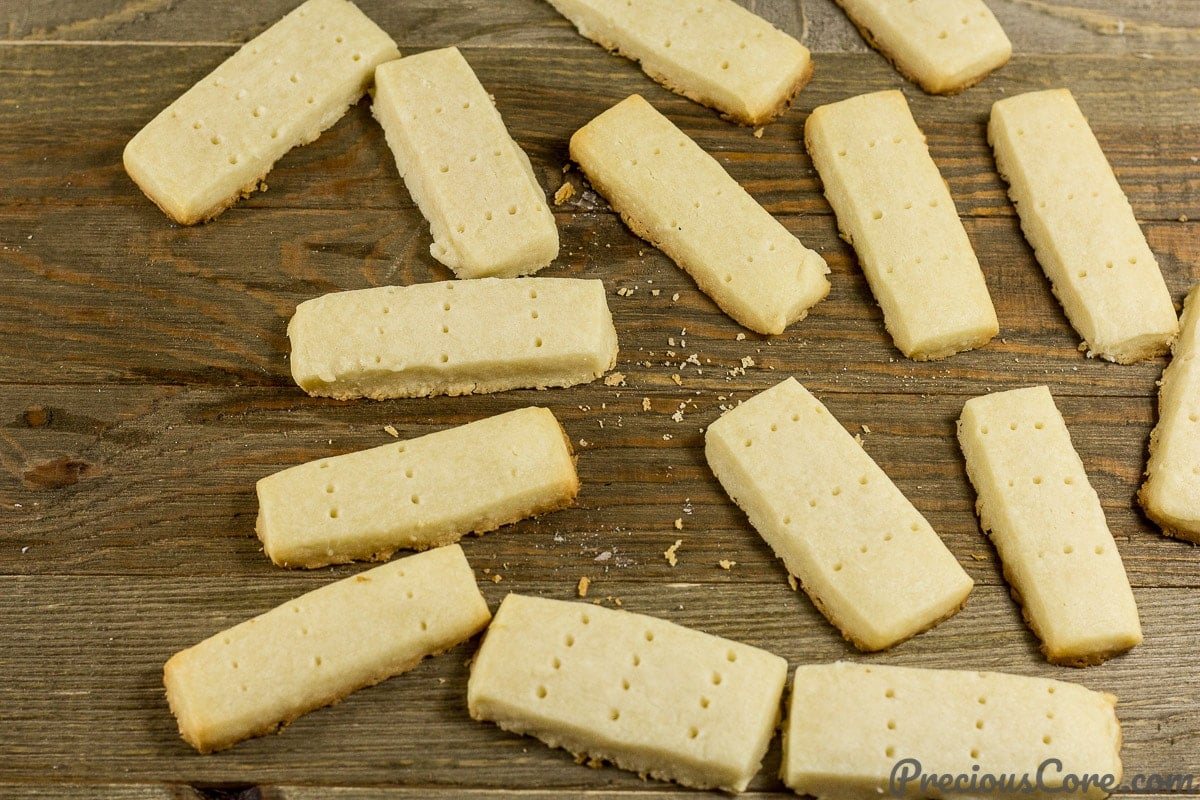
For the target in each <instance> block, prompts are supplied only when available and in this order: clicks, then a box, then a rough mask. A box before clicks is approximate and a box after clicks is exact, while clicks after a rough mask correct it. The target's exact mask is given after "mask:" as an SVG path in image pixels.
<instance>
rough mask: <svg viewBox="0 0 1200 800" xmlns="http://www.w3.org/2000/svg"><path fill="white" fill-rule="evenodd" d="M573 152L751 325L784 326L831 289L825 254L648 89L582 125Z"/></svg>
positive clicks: (627, 214)
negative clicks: (661, 107) (661, 109)
mask: <svg viewBox="0 0 1200 800" xmlns="http://www.w3.org/2000/svg"><path fill="white" fill-rule="evenodd" d="M571 158H573V159H574V160H575V161H577V162H578V163H579V166H580V167H582V168H583V171H584V172H585V173H586V174H587V177H588V179H589V180H590V181H591V182H592V186H594V187H595V188H596V190H597V191H599V192H600V193H601V194H603V195H604V196H605V197H606V198H607V199H608V202H609V203H611V204H612V206H613V208H614V209H616V211H617V212H618V213H620V215H621V218H622V219H623V220H625V223H626V224H627V225H629V227H630V228H631V229H632V230H633V232H634V233H636V234H637V235H638V236H641V237H642V238H643V239H646V240H647V241H649V242H650V243H651V244H653V245H654V246H655V247H658V248H660V249H661V250H662V251H663V252H664V253H666V254H667V255H668V256H670V257H671V259H672V260H674V261H675V263H676V264H678V265H679V266H680V267H682V268H683V269H684V270H685V271H686V272H687V273H688V274H689V275H691V276H692V278H693V279H695V281H696V283H697V285H699V287H700V289H701V291H703V292H704V293H705V294H707V295H708V296H709V297H711V298H712V299H713V300H715V301H716V303H717V305H718V306H720V307H721V309H722V310H723V311H724V312H725V313H726V314H728V315H729V316H731V317H733V318H734V319H735V320H737V321H738V322H739V323H741V324H742V325H745V326H746V327H747V328H750V329H751V330H754V331H758V332H759V333H782V332H783V330H784V328H786V327H787V326H788V325H790V324H792V323H793V322H796V321H797V320H799V319H803V318H804V316H805V315H806V314H807V313H808V310H809V309H810V308H811V307H812V306H814V305H815V304H816V303H818V302H819V301H820V300H822V299H823V298H824V297H825V295H827V294H828V293H829V281H828V280H827V279H826V277H825V275H826V273H828V272H829V268H828V267H827V266H826V265H825V259H823V258H821V256H819V255H817V254H816V253H814V252H813V251H812V250H809V249H808V248H806V247H805V246H804V245H802V244H801V243H800V240H798V239H797V238H796V237H795V236H793V235H792V234H791V233H790V232H789V231H788V230H787V228H785V227H783V225H781V224H780V223H779V221H778V220H776V219H775V218H774V217H772V216H771V215H770V214H768V213H767V211H766V210H765V209H764V208H763V207H762V206H760V205H759V204H758V203H757V202H755V200H754V198H753V197H751V196H750V195H749V194H748V193H747V192H746V190H745V189H743V188H742V187H741V186H739V185H738V183H737V181H735V180H734V179H733V178H731V177H730V176H729V173H727V172H726V171H725V170H724V169H723V168H722V167H721V165H720V164H718V163H717V161H716V159H714V158H713V157H712V156H710V155H708V153H705V152H704V151H703V150H702V149H700V146H699V145H697V144H696V143H695V142H693V141H692V140H691V139H689V138H688V137H687V135H686V134H684V133H683V131H681V130H679V128H677V127H675V125H674V124H673V123H672V122H671V121H670V120H669V119H667V118H666V117H664V116H663V115H662V114H660V113H658V111H656V110H655V109H654V107H653V106H651V105H650V104H649V103H647V102H646V101H645V100H643V99H642V97H641V96H640V95H636V94H635V95H631V96H629V97H628V98H626V99H625V100H623V101H621V102H620V103H618V104H617V105H615V106H613V107H612V108H610V109H609V110H607V111H605V112H604V113H603V114H601V115H599V116H598V117H596V118H595V119H593V120H592V121H591V122H589V123H588V124H587V125H585V126H584V127H582V128H580V129H579V130H578V131H576V132H575V135H574V136H572V137H571Z"/></svg>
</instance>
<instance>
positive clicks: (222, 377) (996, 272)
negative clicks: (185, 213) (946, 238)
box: [0, 207, 1200, 397]
mask: <svg viewBox="0 0 1200 800" xmlns="http://www.w3.org/2000/svg"><path fill="white" fill-rule="evenodd" d="M143 212H144V213H145V214H146V215H151V216H150V219H149V220H147V221H146V223H147V224H145V225H144V226H141V225H137V226H134V225H129V224H123V223H124V222H125V220H127V219H128V216H126V215H124V214H122V215H120V217H119V219H120V220H121V221H122V222H121V223H118V221H117V220H118V217H117V216H116V215H115V213H114V212H113V211H112V210H102V209H96V208H90V207H89V208H85V209H79V208H63V207H55V208H42V209H27V208H16V209H11V210H10V211H9V212H8V213H6V214H4V215H3V216H2V217H0V242H4V243H6V244H5V245H4V246H7V248H8V249H7V250H0V262H2V263H4V264H5V270H4V271H3V272H2V273H0V289H2V291H0V309H3V312H4V316H3V317H2V318H0V333H4V334H5V335H7V336H11V337H16V338H14V339H13V341H14V342H19V345H20V346H19V347H16V346H14V347H10V348H5V349H3V350H0V380H3V381H8V382H18V383H24V382H31V383H49V382H67V383H76V382H92V381H98V380H103V381H122V382H129V383H139V382H145V381H151V382H164V383H181V384H221V385H231V384H254V385H272V386H278V387H281V388H282V387H292V386H293V383H292V381H291V378H290V373H289V371H288V363H287V352H288V344H287V339H286V328H287V320H288V319H289V318H290V316H291V314H292V311H293V310H294V308H295V306H296V304H297V303H299V302H302V301H303V300H305V299H307V298H310V297H314V296H316V295H320V294H324V293H326V292H331V291H339V290H344V289H358V288H364V287H368V286H378V285H387V284H408V283H412V282H415V281H427V280H444V279H447V278H449V277H451V274H450V272H449V271H448V270H447V269H446V268H445V267H443V266H441V265H440V264H438V263H437V262H435V261H434V260H433V259H432V257H431V256H430V255H429V253H428V247H429V241H430V238H429V233H428V229H427V227H426V225H425V223H424V221H423V220H421V218H420V215H419V213H418V212H417V211H416V210H415V209H407V210H403V211H397V212H383V211H358V212H354V213H353V214H352V215H350V214H347V213H345V212H337V211H333V210H328V209H323V210H319V211H310V210H267V209H254V210H251V209H234V210H232V211H230V212H227V213H226V214H225V215H224V216H223V217H222V218H221V220H220V224H211V225H208V226H205V227H202V228H186V229H180V228H177V227H174V226H169V225H165V224H164V223H163V221H162V220H160V219H158V217H159V216H160V215H159V212H158V211H157V209H154V208H150V209H143ZM558 218H559V223H560V233H561V236H562V240H563V247H562V251H561V253H560V255H559V259H558V261H557V262H556V265H555V266H553V267H551V268H550V269H548V270H546V271H545V273H544V274H546V275H558V276H575V277H594V278H601V279H603V280H604V281H605V285H606V287H607V288H608V289H609V291H610V292H612V293H613V294H611V295H610V298H609V304H610V307H611V308H612V310H613V313H614V315H615V319H616V320H617V324H618V328H619V332H620V334H619V335H620V342H621V356H620V361H619V364H618V368H619V369H620V370H621V371H622V372H623V373H624V374H626V375H627V376H629V382H630V385H631V386H633V387H643V386H645V387H655V386H658V387H669V386H670V385H671V379H670V376H671V374H674V373H680V374H683V375H685V376H686V378H687V389H689V390H693V391H694V390H705V391H708V392H710V393H711V392H718V393H719V392H722V391H724V390H726V389H728V388H729V384H730V383H731V381H730V380H729V378H730V376H729V370H730V369H732V368H734V367H737V366H738V365H739V364H740V361H741V359H742V358H743V357H745V356H750V357H752V358H754V359H755V361H756V362H758V363H759V365H760V366H763V367H767V368H773V369H774V370H775V371H776V372H780V371H782V372H783V373H784V374H786V373H788V372H791V373H795V374H796V375H797V377H799V378H800V379H801V380H802V381H804V382H806V383H808V384H810V385H812V386H813V387H814V388H827V389H828V390H830V391H866V392H876V391H883V392H893V391H899V390H903V391H910V392H933V393H944V392H952V393H956V394H964V393H974V392H977V391H979V390H980V387H981V386H984V387H990V388H999V387H1003V386H1006V385H1007V386H1012V385H1016V384H1024V383H1027V382H1028V381H1030V380H1037V381H1040V382H1047V383H1050V384H1051V386H1052V388H1053V389H1054V390H1055V391H1056V392H1057V393H1073V394H1080V393H1082V394H1124V395H1134V396H1138V397H1145V396H1147V395H1148V393H1149V392H1150V391H1151V390H1152V387H1153V383H1154V381H1156V380H1157V379H1158V377H1159V375H1160V373H1161V371H1162V365H1163V363H1164V362H1163V360H1162V359H1159V360H1155V361H1151V362H1146V363H1143V364H1138V365H1131V366H1117V365H1113V364H1109V363H1107V362H1102V361H1099V360H1096V359H1088V358H1086V357H1084V355H1083V354H1082V353H1079V352H1078V351H1077V346H1078V343H1079V338H1078V336H1077V335H1076V334H1075V332H1074V331H1073V330H1072V329H1071V327H1070V325H1069V324H1068V323H1067V321H1066V318H1065V316H1064V315H1063V313H1062V311H1061V309H1060V307H1059V305H1058V303H1057V301H1055V300H1054V298H1053V296H1052V295H1051V293H1050V289H1049V283H1048V282H1047V280H1046V278H1045V276H1044V275H1043V274H1042V272H1041V269H1040V268H1039V267H1038V265H1037V263H1036V261H1035V260H1034V258H1033V255H1032V251H1031V250H1030V248H1029V247H1028V245H1026V243H1025V241H1024V239H1023V238H1022V237H1021V234H1020V230H1019V227H1018V225H1017V223H1016V220H1015V219H1013V218H998V219H992V218H977V219H968V220H967V221H966V222H967V231H968V234H969V235H970V236H971V237H972V239H973V241H974V243H975V246H976V250H977V252H978V254H979V258H980V261H981V263H982V264H983V266H984V269H985V272H986V274H987V275H988V281H989V285H990V286H991V288H992V292H993V297H994V302H995V304H996V307H997V313H998V315H999V318H1000V323H1001V335H1000V337H998V338H997V339H996V340H995V341H993V342H992V343H991V344H989V345H988V346H987V347H985V348H982V349H980V350H976V351H973V352H970V353H963V354H959V355H956V356H954V357H953V358H950V359H947V360H944V361H940V362H933V363H926V364H918V363H916V362H912V361H909V360H908V359H905V358H904V357H903V356H902V355H901V354H900V353H899V352H898V351H897V350H896V349H895V348H894V347H893V345H892V343H891V339H890V337H889V336H888V335H887V333H886V331H885V330H884V327H883V320H882V316H881V314H880V311H879V309H878V307H877V306H876V305H875V303H874V300H873V298H872V295H871V293H870V291H869V289H868V287H867V285H866V281H865V279H864V278H863V276H862V272H861V270H860V269H859V268H858V266H857V262H856V260H855V258H854V255H853V251H852V250H851V249H850V248H849V247H848V246H846V245H845V244H844V243H843V242H841V240H839V239H838V238H837V231H836V225H835V223H834V220H833V218H832V217H831V216H824V215H813V216H807V215H806V216H794V217H784V218H783V220H784V222H785V224H786V225H787V226H788V227H789V228H790V229H791V230H792V231H793V232H794V233H796V235H797V236H799V237H800V238H801V240H803V241H805V242H806V243H807V244H808V245H809V246H811V247H814V248H816V249H818V250H819V251H821V252H822V253H823V255H824V256H825V258H826V260H827V261H828V262H829V264H830V267H831V269H832V270H833V272H832V275H831V280H832V283H833V290H832V291H831V293H830V296H829V297H828V298H827V299H826V300H824V301H822V302H821V303H820V304H819V305H817V306H816V307H815V308H814V309H813V311H812V313H811V314H810V316H809V317H808V318H807V319H805V320H802V321H801V322H799V323H796V324H795V325H793V326H792V327H791V328H789V330H788V331H787V332H786V333H785V334H783V335H781V336H778V337H773V338H764V337H761V336H758V335H755V334H753V333H747V332H745V331H744V329H742V328H741V327H739V326H738V325H737V324H736V323H734V322H733V321H732V320H730V319H729V318H728V317H726V316H725V315H723V314H722V313H721V312H720V311H719V310H718V309H717V308H716V307H715V305H713V303H712V302H711V301H710V300H709V299H708V298H707V297H706V296H705V295H704V294H702V293H701V292H700V291H699V290H698V289H697V288H696V286H695V284H694V283H693V282H692V281H691V279H690V278H688V276H687V275H686V274H684V273H683V272H682V271H680V270H679V269H678V268H677V267H676V266H675V265H674V264H672V263H671V262H670V260H669V259H667V258H666V257H665V256H663V255H662V254H661V253H660V252H659V251H657V250H655V249H654V248H652V247H650V246H649V245H648V244H646V243H645V242H643V241H642V240H640V239H638V238H636V237H635V236H634V235H633V234H632V233H630V232H629V231H628V229H627V228H625V226H624V225H622V224H621V223H620V222H619V220H617V219H616V217H615V216H614V215H612V214H608V213H593V212H578V211H576V212H567V211H560V212H559V215H558ZM1145 228H1146V231H1147V234H1148V236H1149V239H1150V242H1151V245H1152V246H1153V247H1154V248H1155V250H1156V251H1157V253H1158V255H1159V259H1160V263H1161V265H1162V268H1163V271H1164V274H1165V276H1166V278H1167V282H1168V286H1169V288H1170V289H1171V292H1172V296H1173V297H1175V298H1177V299H1181V298H1182V296H1183V294H1184V293H1185V292H1186V289H1187V287H1188V286H1190V285H1191V284H1192V283H1194V282H1195V281H1197V280H1200V240H1198V239H1197V236H1196V234H1195V231H1196V230H1197V223H1191V222H1189V223H1179V222H1163V223H1147V224H1146V226H1145ZM651 281H652V282H653V283H650V282H651ZM634 287H637V288H636V289H635V288H634ZM618 288H621V289H634V294H633V295H632V296H631V297H621V296H617V295H616V294H615V292H616V290H617V289H618ZM654 291H658V292H659V294H658V295H657V296H655V295H653V292H654ZM676 294H678V295H679V299H678V301H676V300H673V299H672V298H673V297H674V296H675V295H676ZM131 313H132V314H133V315H134V316H135V317H136V319H137V324H136V325H130V321H131V320H130V315H131ZM684 329H686V330H687V331H688V334H690V335H680V332H681V331H682V330H684ZM739 333H742V334H744V335H746V336H747V339H746V340H745V341H738V340H737V338H736V337H737V335H738V334H739ZM672 339H674V340H675V344H674V345H672V344H670V342H671V340H672ZM685 341H686V342H687V344H686V345H685V344H683V343H682V342H685ZM669 352H673V353H674V355H673V356H671V355H669V354H668V353H669ZM693 353H695V354H697V357H698V358H699V359H700V360H701V362H702V365H707V364H708V359H711V365H710V368H709V369H701V370H696V369H694V368H692V366H686V367H685V368H683V369H682V370H681V369H680V368H679V364H678V363H677V362H681V361H683V360H684V359H686V358H687V357H688V356H689V355H691V354H693ZM667 361H671V362H676V363H675V365H674V367H667V366H664V362H667ZM646 362H650V365H649V366H646V365H645V364H646ZM1018 365H1020V366H1018ZM851 367H853V368H851ZM700 372H702V373H703V374H698V373H700Z"/></svg>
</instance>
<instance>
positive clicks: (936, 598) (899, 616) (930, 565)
mask: <svg viewBox="0 0 1200 800" xmlns="http://www.w3.org/2000/svg"><path fill="white" fill-rule="evenodd" d="M704 454H705V456H706V457H707V458H708V463H709V466H711V467H712V471H713V473H714V474H715V475H716V476H717V479H718V480H720V482H721V485H722V486H723V487H724V488H725V491H726V492H728V494H729V496H730V497H731V498H732V499H733V501H734V502H735V503H737V504H738V506H739V507H740V508H741V509H742V510H743V511H745V512H746V515H747V516H748V517H749V518H750V524H751V525H753V526H754V529H755V530H757V531H758V532H759V534H760V535H761V536H762V537H763V539H765V540H766V542H767V544H769V545H770V546H771V549H772V550H774V551H775V555H777V556H778V557H779V558H781V559H783V563H784V565H785V566H786V567H787V569H788V571H789V572H790V573H791V574H793V575H795V576H796V577H797V578H799V579H800V583H801V585H802V586H803V588H804V591H805V592H807V593H808V596H809V597H810V598H812V601H813V603H814V604H815V605H816V606H817V608H818V609H820V611H821V613H823V614H824V615H825V616H826V617H828V618H829V621H830V622H832V623H833V624H834V625H835V626H837V627H838V629H839V630H841V632H842V634H843V635H844V636H845V637H846V638H847V639H849V640H850V641H851V642H853V643H854V644H855V645H856V646H857V647H859V648H860V649H862V650H882V649H884V648H888V647H891V646H892V645H894V644H896V643H898V642H901V641H903V640H905V639H907V638H908V637H910V636H913V635H914V634H917V633H920V632H921V631H923V630H926V629H927V628H930V627H932V626H934V625H937V624H938V623H939V622H941V621H942V620H944V619H946V618H947V617H950V616H952V615H953V614H955V613H956V612H957V611H958V610H959V609H960V608H962V606H963V604H964V603H966V600H967V595H968V594H969V593H970V591H971V587H972V585H973V582H972V580H971V578H970V577H968V575H967V573H966V572H964V571H963V568H962V567H961V566H959V563H958V561H957V560H956V559H955V558H954V556H953V555H951V553H950V551H949V550H947V549H946V546H945V545H944V544H942V540H941V539H939V538H938V535H937V534H936V533H935V532H934V530H933V528H931V527H930V526H929V523H928V522H926V521H925V518H924V517H922V516H921V514H920V513H919V512H918V511H917V510H916V509H915V508H914V507H913V505H912V503H910V502H909V501H908V499H907V498H905V497H904V495H903V494H901V493H900V490H899V489H897V488H896V486H895V484H893V483H892V482H891V480H889V479H888V476H887V475H885V474H884V472H883V470H881V469H880V468H879V466H878V465H877V464H876V463H875V462H874V461H872V460H871V457H870V456H869V455H867V454H866V452H865V451H864V450H863V449H862V446H861V445H859V444H858V442H856V441H855V440H854V439H853V437H851V436H850V434H849V433H847V432H846V429H845V428H843V427H842V426H841V424H840V423H839V422H838V421H837V420H836V419H834V418H833V415H832V414H830V413H829V411H828V410H826V408H825V406H823V405H821V403H820V401H818V400H817V399H816V398H815V397H813V396H812V395H811V394H809V393H808V391H807V390H806V389H805V388H804V387H803V386H801V385H800V384H799V383H797V382H796V379H795V378H788V379H787V380H786V381H784V382H783V383H780V384H778V385H776V386H774V387H773V388H771V389H768V390H766V391H765V392H762V393H760V394H758V395H755V396H754V397H751V398H750V399H749V400H747V401H745V402H744V403H742V404H741V405H739V406H738V407H737V408H735V409H733V410H732V411H730V412H728V413H727V414H725V416H723V417H721V418H720V419H718V420H717V421H716V422H714V423H712V424H711V425H709V426H708V432H707V433H706V434H705V437H704Z"/></svg>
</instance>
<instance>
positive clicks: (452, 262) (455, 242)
mask: <svg viewBox="0 0 1200 800" xmlns="http://www.w3.org/2000/svg"><path fill="white" fill-rule="evenodd" d="M372 111H373V112H374V114H375V118H376V119H378V120H379V123H380V124H381V125H382V126H383V130H384V132H385V133H386V134H387V143H388V146H389V147H391V149H392V153H393V155H395V157H396V166H397V168H399V170H400V177H402V178H403V179H404V183H405V185H406V186H407V187H408V191H409V192H410V193H411V194H412V197H413V200H415V201H416V203H417V205H418V206H419V207H420V209H421V213H422V214H424V215H425V219H427V220H428V221H429V230H430V233H432V234H433V244H432V245H430V247H429V252H430V253H431V254H432V255H433V257H434V258H436V259H437V260H438V261H440V262H442V263H443V264H445V265H446V266H447V267H449V268H450V269H452V270H454V274H455V275H457V276H458V277H460V278H481V277H484V276H487V275H494V276H496V277H500V278H511V277H513V276H515V275H528V274H530V273H533V272H537V271H538V270H539V269H541V268H542V267H544V266H546V265H547V264H549V263H550V262H551V261H553V260H554V258H555V256H557V255H558V228H557V227H555V224H554V215H553V214H551V213H550V207H549V205H547V203H546V195H545V193H544V192H543V191H542V187H541V186H540V185H539V184H538V182H537V178H536V177H534V174H533V167H532V166H531V165H530V163H529V157H528V156H526V155H525V151H524V150H522V149H521V148H520V146H518V145H517V143H516V142H514V141H513V140H512V137H511V136H509V135H508V130H507V129H506V128H505V127H504V120H502V119H501V118H500V113H499V112H498V111H497V110H496V107H495V105H493V103H492V99H491V97H489V96H488V93H487V90H486V89H484V88H483V86H482V85H480V83H479V79H478V78H476V77H475V73H474V72H472V71H471V66H470V65H469V64H468V63H467V61H466V59H464V58H463V57H462V54H461V53H459V51H458V48H456V47H447V48H445V49H443V50H430V51H427V52H424V53H421V54H420V55H415V56H409V57H407V58H403V59H400V60H399V61H390V62H388V63H386V64H381V65H380V66H379V68H378V69H377V70H375V105H374V106H372Z"/></svg>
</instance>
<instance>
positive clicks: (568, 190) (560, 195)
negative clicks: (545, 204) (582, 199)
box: [554, 181, 575, 206]
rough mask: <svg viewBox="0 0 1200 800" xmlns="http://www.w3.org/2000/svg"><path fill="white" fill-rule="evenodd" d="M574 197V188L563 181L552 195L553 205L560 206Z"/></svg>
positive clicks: (568, 182)
mask: <svg viewBox="0 0 1200 800" xmlns="http://www.w3.org/2000/svg"><path fill="white" fill-rule="evenodd" d="M574 196H575V186H574V185H573V184H572V183H571V182H570V181H563V185H562V186H560V187H558V191H557V192H555V193H554V204H555V205H556V206H560V205H562V204H563V203H565V202H567V201H568V200H570V199H571V198H572V197H574Z"/></svg>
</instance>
